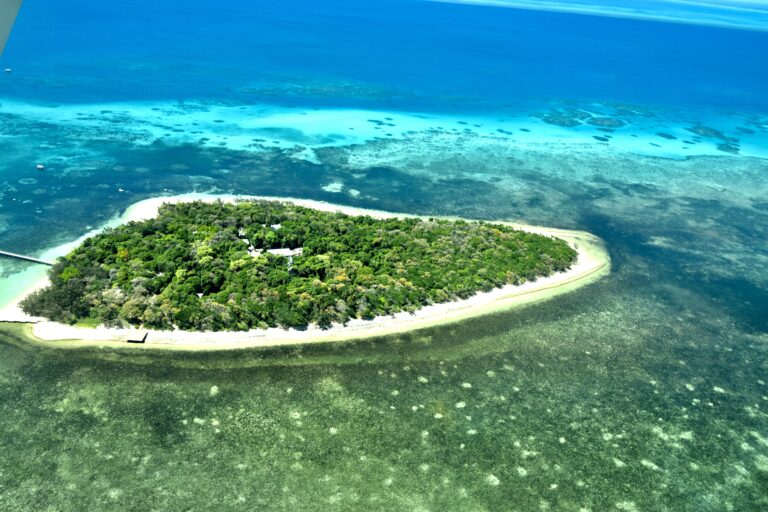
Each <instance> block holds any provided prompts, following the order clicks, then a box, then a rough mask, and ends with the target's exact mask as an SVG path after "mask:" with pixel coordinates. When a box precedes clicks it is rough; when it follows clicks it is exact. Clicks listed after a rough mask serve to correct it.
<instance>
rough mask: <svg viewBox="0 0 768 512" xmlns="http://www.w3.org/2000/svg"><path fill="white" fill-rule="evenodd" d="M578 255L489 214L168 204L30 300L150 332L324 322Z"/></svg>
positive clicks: (114, 232) (44, 309) (481, 286)
mask: <svg viewBox="0 0 768 512" xmlns="http://www.w3.org/2000/svg"><path fill="white" fill-rule="evenodd" d="M275 249H284V250H283V251H275ZM289 250H290V251H289ZM270 251H272V252H270ZM576 255H577V254H576V251H574V250H573V249H572V248H571V247H569V246H568V244H566V243H565V242H564V241H562V240H559V239H556V238H551V237H546V236H542V235H537V234H532V233H527V232H524V231H519V230H515V229H513V228H511V227H507V226H503V225H498V224H490V223H483V222H469V221H461V220H456V221H453V220H450V221H449V220H442V219H430V220H422V219H416V218H392V219H374V218H371V217H368V216H349V215H344V214H341V213H329V212H322V211H318V210H313V209H310V208H304V207H300V206H296V205H293V204H291V203H283V202H276V201H242V202H238V203H235V204H231V203H229V204H228V203H223V202H215V203H204V202H199V201H198V202H190V203H179V204H165V205H163V206H162V207H161V208H160V211H159V214H158V216H157V218H155V219H151V220H146V221H141V222H131V223H128V224H125V225H122V226H120V227H117V228H114V229H109V230H106V231H104V232H103V233H101V234H99V235H96V236H94V237H91V238H89V239H87V240H85V241H84V242H83V243H82V244H81V245H80V246H79V247H78V248H77V249H75V250H74V251H72V252H71V253H70V254H69V255H67V256H66V257H64V258H61V259H60V260H58V261H57V263H56V264H55V265H54V266H53V268H52V269H51V272H50V279H51V285H50V286H49V287H47V288H45V289H43V290H40V291H38V292H35V293H34V294H32V295H30V296H29V297H28V298H27V299H25V300H24V302H23V303H22V307H23V309H24V310H25V311H26V312H27V313H30V314H32V315H37V316H44V317H47V318H49V319H52V320H56V321H61V322H67V323H77V322H89V323H94V322H97V323H101V324H105V325H109V326H120V325H126V324H130V325H136V326H138V325H143V326H144V327H148V328H155V329H173V328H179V329H184V330H214V331H215V330H248V329H253V328H267V327H295V328H304V327H306V326H308V325H309V324H317V325H319V326H321V327H329V326H330V325H331V324H332V323H333V322H338V323H342V324H344V323H346V322H347V321H349V320H350V319H353V318H363V319H370V318H373V317H375V316H378V315H390V314H393V313H396V312H399V311H415V310H417V309H419V308H420V307H422V306H424V305H428V304H434V303H440V302H447V301H452V300H456V299H465V298H468V297H470V296H472V295H474V294H475V293H477V292H481V291H490V290H492V289H494V288H497V287H501V286H503V285H506V284H520V283H523V282H525V281H530V280H534V279H536V278H537V277H539V276H547V275H550V274H552V273H554V272H561V271H564V270H567V269H568V268H569V267H570V266H571V264H573V263H574V261H575V260H576Z"/></svg>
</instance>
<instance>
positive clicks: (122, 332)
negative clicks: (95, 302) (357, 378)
mask: <svg viewBox="0 0 768 512" xmlns="http://www.w3.org/2000/svg"><path fill="white" fill-rule="evenodd" d="M219 199H221V200H223V201H235V200H237V199H267V200H276V201H278V200H279V201H291V202H293V203H295V204H297V205H301V206H306V207H309V208H314V209H318V210H323V211H339V212H343V213H346V214H350V215H370V216H372V217H375V218H391V217H417V216H416V215H409V214H400V213H391V212H384V211H379V210H366V209H362V208H354V207H349V206H340V205H335V204H330V203H326V202H321V201H313V200H307V199H296V198H286V197H265V196H236V195H209V194H184V195H177V196H171V197H156V198H151V199H146V200H144V201H140V202H138V203H135V204H133V205H131V206H130V207H128V209H126V211H125V213H124V214H123V215H122V216H120V217H119V219H118V220H119V223H125V222H130V221H137V220H143V219H149V218H152V217H155V216H156V215H157V211H158V208H159V207H160V205H162V204H163V203H176V202H183V201H192V200H203V201H216V200H219ZM493 222H494V223H498V224H505V225H509V226H513V227H515V228H517V229H522V230H525V231H529V232H534V233H539V234H543V235H549V236H556V237H558V238H561V239H563V240H565V241H566V242H568V243H569V244H570V245H571V246H572V247H574V248H575V249H576V250H577V251H578V260H577V262H576V263H575V264H574V265H573V266H572V268H571V269H569V270H568V271H566V272H562V273H558V274H555V275H552V276H549V277H545V278H539V279H537V280H536V281H533V282H528V283H524V284H522V285H519V286H514V285H508V286H505V287H502V288H498V289H496V290H493V291H490V292H483V293H478V294H476V295H474V296H473V297H471V298H469V299H466V300H461V301H455V302H448V303H442V304H435V305H431V306H426V307H423V308H421V309H419V310H418V311H416V312H415V313H413V314H411V313H407V312H402V313H397V314H395V315H393V316H387V317H376V318H374V319H373V320H352V321H350V322H348V324H347V325H346V326H341V325H334V326H333V327H331V328H330V329H326V330H323V329H320V328H317V327H313V326H310V327H309V328H308V329H307V330H303V331H301V330H296V329H280V328H271V329H262V330H251V331H247V332H187V331H154V330H147V329H116V328H107V327H97V328H87V327H75V326H70V325H65V324H60V323H56V322H50V321H47V320H44V319H40V318H35V317H30V316H28V315H26V314H25V313H24V312H23V311H21V309H20V308H19V303H20V302H21V300H23V299H24V298H25V297H26V296H28V295H29V294H30V293H32V292H33V291H35V290H37V289H39V288H41V287H44V286H46V285H47V284H48V281H47V278H46V279H41V280H39V281H37V282H36V283H34V285H32V286H29V287H28V288H26V289H24V290H20V292H19V294H18V296H16V297H15V298H14V299H13V300H12V301H11V303H9V304H8V305H7V306H5V307H4V308H2V309H1V310H0V322H28V323H30V324H32V328H31V331H30V333H29V334H30V336H29V337H30V340H29V341H31V342H32V343H36V344H42V345H45V346H51V347H59V348H77V347H110V346H112V347H121V348H126V347H130V348H136V349H153V348H154V349H164V350H187V351H189V350H224V349H237V348H252V347H268V346H281V345H300V344H308V343H321V342H332V341H348V340H354V339H365V338H373V337H380V336H387V335H392V334H399V333H404V332H407V331H412V330H417V329H423V328H427V327H432V326H436V325H442V324H448V323H453V322H458V321H460V320H463V319H466V318H470V317H475V316H480V315H484V314H489V313H492V312H496V311H502V310H506V309H510V308H512V307H515V306H520V305H524V304H530V303H533V302H538V301H541V300H545V299H548V298H551V297H554V296H556V295H559V294H561V293H565V292H567V291H570V290H573V289H576V288H578V287H581V286H584V285H586V284H588V283H591V282H593V281H595V280H597V279H599V278H600V277H602V276H604V275H606V274H608V273H609V272H610V258H609V256H608V253H607V251H606V250H605V248H604V247H603V245H602V242H601V241H600V239H599V238H597V237H595V236H594V235H592V234H590V233H587V232H583V231H571V230H563V229H555V228H546V227H541V226H529V225H525V224H519V223H514V222H506V221H493ZM115 224H116V223H115V222H114V220H113V221H110V222H109V223H108V225H109V226H114V225H115ZM105 227H106V226H105ZM91 234H93V232H91ZM67 245H70V244H67ZM145 333H148V337H147V342H146V343H144V344H128V343H127V340H128V339H136V338H141V337H142V336H144V334H145Z"/></svg>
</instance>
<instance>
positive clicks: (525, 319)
mask: <svg viewBox="0 0 768 512" xmlns="http://www.w3.org/2000/svg"><path fill="white" fill-rule="evenodd" d="M16 122H18V121H16ZM27 127H28V128H29V127H33V128H35V129H36V130H40V131H45V130H50V127H45V126H43V125H34V124H32V125H28V126H27ZM46 133H47V132H46ZM36 136H40V134H39V133H38V135H36ZM47 137H48V140H49V141H51V144H61V145H62V146H63V145H72V146H77V145H81V148H80V149H83V148H86V149H88V150H90V151H91V152H92V153H91V154H90V156H89V160H88V161H84V160H83V161H80V160H77V159H75V158H74V157H73V160H72V161H70V163H69V164H68V165H69V167H67V170H66V171H63V172H61V173H51V174H48V175H43V176H38V177H37V178H36V179H38V183H36V184H32V185H28V186H25V185H19V184H14V183H10V182H8V181H6V182H5V184H4V188H3V190H2V193H3V194H6V197H11V196H13V197H15V198H18V201H15V202H14V203H12V204H11V205H10V206H9V207H8V208H6V209H5V214H4V215H6V217H5V218H7V219H13V220H14V222H13V223H12V222H6V223H5V224H4V226H3V230H4V231H3V237H4V239H5V240H6V241H7V242H8V243H11V242H13V243H14V244H15V247H18V248H19V249H24V250H32V251H34V250H37V249H40V248H42V247H46V246H49V245H52V244H54V243H56V242H58V241H61V240H65V239H67V238H71V237H72V236H73V235H78V234H81V233H82V232H83V231H84V230H85V228H86V226H88V225H98V224H99V223H100V222H103V220H105V219H107V218H109V217H110V216H112V215H113V214H114V213H116V212H117V211H118V210H119V209H120V208H122V207H124V206H126V205H127V204H130V203H131V202H134V201H136V200H138V199H141V198H143V197H146V196H149V195H154V194H157V193H159V192H161V191H162V190H163V189H169V190H172V191H173V192H177V193H178V192H184V191H188V190H194V189H196V190H211V191H224V192H229V191H238V192H241V193H252V194H264V195H293V196H299V197H307V198H312V199H323V200H328V201H333V202H338V203H345V204H351V205H356V206H367V207H375V208H379V209H386V210H392V211H408V212H412V213H426V214H446V215H461V216H467V217H476V218H488V219H503V218H516V219H523V220H525V221H527V222H530V223H536V224H544V225H553V226H559V227H567V228H579V229H585V230H587V231H591V232H593V233H595V234H597V235H599V236H601V237H602V238H603V239H604V240H605V241H606V244H607V246H608V247H609V249H610V252H611V256H612V258H613V265H614V272H613V273H612V274H611V275H610V276H608V277H606V278H604V279H602V280H601V281H599V282H597V283H595V284H592V285H590V286H588V287H586V288H583V289H580V290H578V291H576V292H573V293H570V294H568V295H565V296H562V297H558V298H556V299H553V300H550V301H548V302H546V303H542V304H536V305H532V306H528V307H526V308H523V309H519V310H515V311H510V312H507V313H502V314H497V315H493V316H488V317H482V318H477V319H473V320H470V321H467V322H464V323H461V324H458V325H453V326H445V327H441V328H435V329H430V330H425V331H420V332H416V333H411V334H408V335H404V336H397V337H392V338H386V339H379V340H373V341H367V342H360V343H343V344H338V345H323V346H313V347H305V348H290V349H272V350H262V351H258V350H251V351H242V352H229V353H210V354H150V355H146V354H119V353H114V352H103V351H79V352H69V351H67V352H57V351H53V350H42V349H33V348H30V347H25V346H23V345H21V346H19V345H17V343H16V342H15V341H14V340H13V339H12V337H11V336H9V335H8V334H2V333H0V340H4V341H5V342H4V343H0V453H2V456H0V509H2V510H56V511H59V510H61V511H66V510H73V511H76V510H77V511H79V510H137V511H138V510H142V511H146V510H360V509H371V510H393V511H395V510H397V511H399V510H425V511H426V510H460V511H466V510H478V511H482V510H513V511H514V510H518V511H529V510H555V511H560V510H563V511H582V510H591V511H594V512H597V511H606V510H630V511H631V510H641V511H661V510H669V511H723V510H734V511H761V510H765V509H768V492H767V491H766V489H768V412H766V411H767V409H768V363H766V361H768V357H767V356H768V320H767V318H768V315H766V313H765V312H766V311H768V282H767V281H766V275H768V274H767V273H766V272H765V270H766V268H768V264H767V262H768V252H766V248H765V245H764V240H765V239H766V238H767V237H768V203H766V202H765V199H764V198H765V197H766V196H768V194H767V193H766V184H765V179H764V177H765V176H766V172H768V163H766V161H765V160H761V159H754V158H746V157H731V156H722V157H692V158H689V159H687V160H668V159H661V158H651V157H640V156H634V155H630V154H624V153H606V152H604V151H589V150H576V149H573V150H569V149H567V148H566V149H563V148H560V149H557V150H555V149H551V150H546V151H545V150H542V151H538V152H537V151H532V150H529V151H516V150H514V149H510V147H509V145H505V146H504V148H502V147H501V146H499V147H495V149H494V146H493V141H490V142H489V141H488V140H485V139H482V138H479V137H474V136H471V135H461V136H457V137H456V138H454V139H453V140H445V138H444V137H433V138H430V137H429V135H428V134H422V135H420V136H418V137H417V136H414V137H413V138H412V139H410V140H403V141H389V142H374V143H369V144H362V145H359V146H352V147H340V148H328V149H325V150H323V151H320V152H318V153H317V154H318V161H316V162H308V161H306V160H301V159H298V158H296V157H295V155H293V154H292V153H291V152H290V151H278V150H274V151H266V152H263V153H246V152H239V151H231V150H226V149H220V148H219V149H217V148H207V149H206V148H200V147H196V146H192V145H189V146H183V147H173V146H166V145H162V144H155V145H150V146H144V147H133V146H130V145H129V144H125V143H120V142H114V141H108V140H93V133H79V132H78V133H74V132H66V131H62V130H58V131H55V132H54V131H51V132H50V133H48V135H47ZM21 146H22V144H21V143H20V147H21ZM19 151H21V150H19ZM18 158H19V161H21V160H27V159H28V156H23V155H22V156H19V157H18ZM174 166H175V167H174ZM184 166H186V167H184ZM150 168H151V169H152V170H151V172H150V171H149V170H148V169H150ZM105 169H111V170H110V171H108V172H107V171H105ZM150 175H151V178H150ZM333 182H341V183H344V184H345V188H344V190H348V189H350V188H354V190H356V191H358V193H359V194H358V195H350V194H347V193H345V192H342V193H333V192H328V191H326V190H323V187H324V186H326V185H327V184H328V183H333ZM30 187H36V188H30ZM117 187H121V188H123V189H127V190H129V191H130V192H131V193H130V194H124V193H120V194H118V193H116V192H115V190H116V188H117ZM11 188H12V189H13V190H11ZM34 190H38V191H40V190H43V192H38V193H34ZM73 190H77V191H79V193H78V194H77V195H75V194H74V193H73V192H72V191H73ZM27 200H29V201H31V202H29V203H24V201H27ZM34 208H39V209H40V213H33V209H34ZM64 211H66V212H68V215H66V216H63V215H61V213H62V212H64ZM18 219H25V221H24V222H25V223H21V222H20V221H19V220H18ZM51 223H55V224H54V225H55V227H56V229H54V230H52V231H50V232H47V233H43V232H42V231H41V230H39V229H38V230H36V229H35V228H39V227H40V226H44V225H51ZM30 227H31V228H33V229H32V230H31V231H30ZM30 232H32V233H34V234H35V236H30ZM18 268H19V267H9V268H6V272H10V271H12V270H17V269H18ZM222 336H226V335H225V334H222Z"/></svg>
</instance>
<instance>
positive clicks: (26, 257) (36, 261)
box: [0, 251, 53, 267]
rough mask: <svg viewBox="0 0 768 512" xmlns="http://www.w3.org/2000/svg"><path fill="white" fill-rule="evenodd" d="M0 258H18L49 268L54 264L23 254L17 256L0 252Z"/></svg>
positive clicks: (12, 253)
mask: <svg viewBox="0 0 768 512" xmlns="http://www.w3.org/2000/svg"><path fill="white" fill-rule="evenodd" d="M0 256H5V257H7V258H16V259H17V260H24V261H31V262H32V263H39V264H41V265H48V266H49V267H52V266H53V262H52V261H45V260H41V259H39V258H33V257H32V256H24V255H23V254H16V253H14V252H8V251H0Z"/></svg>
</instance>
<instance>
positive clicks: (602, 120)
mask: <svg viewBox="0 0 768 512" xmlns="http://www.w3.org/2000/svg"><path fill="white" fill-rule="evenodd" d="M587 122H588V123H589V124H591V125H594V126H601V127H603V128H621V127H622V126H624V125H626V124H627V123H625V122H624V121H622V120H621V119H617V118H615V117H593V118H591V119H590V120H589V121H587Z"/></svg>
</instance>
